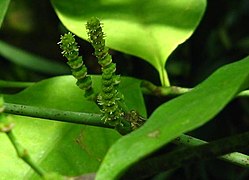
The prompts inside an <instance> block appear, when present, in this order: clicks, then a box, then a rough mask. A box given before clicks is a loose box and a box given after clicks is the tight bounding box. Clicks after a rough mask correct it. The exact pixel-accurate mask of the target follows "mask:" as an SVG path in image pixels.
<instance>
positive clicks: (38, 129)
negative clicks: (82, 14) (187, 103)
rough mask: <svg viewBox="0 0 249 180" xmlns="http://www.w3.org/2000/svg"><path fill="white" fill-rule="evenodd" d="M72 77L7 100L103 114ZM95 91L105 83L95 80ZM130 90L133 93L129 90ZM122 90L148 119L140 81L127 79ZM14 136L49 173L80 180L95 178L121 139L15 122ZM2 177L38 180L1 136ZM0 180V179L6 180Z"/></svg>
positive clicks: (102, 132)
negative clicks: (90, 175) (81, 177)
mask: <svg viewBox="0 0 249 180" xmlns="http://www.w3.org/2000/svg"><path fill="white" fill-rule="evenodd" d="M75 82H76V80H75V79H74V78H73V77H71V76H60V77H55V78H51V79H48V80H44V81H41V82H39V83H36V84H35V85H33V86H31V87H29V88H27V89H25V90H24V91H22V92H21V93H19V94H16V95H6V96H5V101H6V102H9V103H18V104H25V105H33V106H39V107H46V108H56V109H61V110H67V111H79V112H92V113H98V112H99V109H98V107H97V106H96V105H95V103H93V102H88V101H87V100H86V99H84V92H83V91H82V90H80V89H79V88H78V87H77V86H76V85H75ZM93 85H94V88H95V89H99V87H100V77H99V76H94V77H93ZM128 89H129V90H128ZM120 90H121V91H122V92H123V93H124V95H125V98H126V100H127V106H128V107H129V108H131V109H137V110H138V111H139V112H141V114H143V115H144V116H145V115H146V111H145V105H144V102H143V97H142V93H141V91H140V81H139V80H136V79H133V78H122V81H121V84H120ZM13 120H14V122H15V123H16V126H15V128H14V133H15V134H16V136H17V139H18V140H19V141H20V143H21V144H22V145H23V146H24V147H25V148H27V149H28V150H29V152H30V154H31V156H32V157H33V158H34V160H35V161H36V162H37V163H38V164H39V165H41V167H43V168H44V169H45V170H47V171H56V172H59V173H61V174H63V175H68V176H76V175H80V174H84V173H90V172H96V171H97V169H98V167H99V165H100V163H101V161H102V159H103V157H104V155H105V154H106V152H107V150H108V149H109V147H110V145H112V144H113V143H114V142H115V141H116V140H117V139H118V138H119V137H120V135H119V134H118V133H117V132H116V131H114V130H111V129H105V128H99V127H90V126H83V125H75V124H70V123H61V122H54V121H47V120H45V119H35V118H31V117H22V116H13ZM0 147H1V148H0V167H1V168H0V174H1V178H3V179H14V180H15V179H16V180H17V179H39V177H38V176H37V175H36V174H35V173H34V172H33V170H32V169H30V168H29V167H28V166H27V165H26V164H25V163H24V162H23V161H22V160H20V159H18V158H17V156H16V153H15V151H14V148H13V146H12V145H11V144H10V142H9V141H8V139H7V137H6V136H5V134H0ZM1 178H0V179H1Z"/></svg>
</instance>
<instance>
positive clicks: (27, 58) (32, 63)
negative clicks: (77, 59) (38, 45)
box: [0, 41, 70, 75]
mask: <svg viewBox="0 0 249 180" xmlns="http://www.w3.org/2000/svg"><path fill="white" fill-rule="evenodd" d="M0 55H1V56H3V57H5V58H6V59H8V60H9V61H12V62H14V63H16V64H19V65H21V66H23V67H26V68H28V69H31V70H34V71H38V72H42V73H48V74H53V75H58V74H65V73H67V72H70V71H69V68H68V67H67V66H66V65H64V64H60V63H56V62H54V61H53V60H50V59H46V58H43V57H40V56H37V55H35V54H32V53H29V52H26V51H24V50H21V49H19V48H17V47H14V46H11V45H10V44H7V43H5V42H3V41H0Z"/></svg>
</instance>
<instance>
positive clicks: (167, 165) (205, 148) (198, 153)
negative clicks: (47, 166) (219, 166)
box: [125, 132, 249, 179]
mask: <svg viewBox="0 0 249 180" xmlns="http://www.w3.org/2000/svg"><path fill="white" fill-rule="evenodd" d="M179 139H180V140H181V139H182V141H180V142H181V143H178V142H179ZM190 139H191V140H192V137H191V138H189V137H188V136H186V135H184V137H183V138H182V137H180V138H177V139H176V140H175V141H176V142H177V143H178V144H183V143H184V144H185V143H186V142H188V141H189V140H190ZM198 141H199V140H197V141H195V142H191V143H190V144H191V145H193V146H190V147H185V148H181V149H177V150H175V151H171V152H169V153H167V154H163V155H159V156H156V157H151V158H148V159H145V160H142V161H141V162H139V163H138V165H135V166H134V167H133V168H132V170H130V172H129V171H128V173H127V174H126V176H125V179H133V177H134V175H135V176H136V177H139V178H140V179H143V178H146V177H151V176H152V175H154V174H156V173H159V172H161V171H166V170H169V169H172V168H178V167H180V166H182V165H184V164H189V163H194V162H196V161H198V160H201V161H203V160H208V159H212V158H216V157H217V156H220V155H223V154H226V153H229V152H234V151H236V150H241V149H246V148H248V147H249V145H248V141H249V132H246V133H243V134H239V135H235V136H232V137H227V138H223V139H220V140H217V141H214V142H210V143H202V142H201V144H200V145H197V144H199V143H200V142H198ZM226 156H228V155H226ZM222 158H223V160H224V158H225V159H226V158H227V157H224V156H222ZM248 158H249V156H247V159H244V160H245V161H246V162H240V163H239V165H241V164H243V166H244V167H246V168H249V161H248ZM226 160H227V159H226ZM229 162H230V161H229Z"/></svg>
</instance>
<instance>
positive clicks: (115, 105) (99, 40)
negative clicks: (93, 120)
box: [86, 17, 124, 125]
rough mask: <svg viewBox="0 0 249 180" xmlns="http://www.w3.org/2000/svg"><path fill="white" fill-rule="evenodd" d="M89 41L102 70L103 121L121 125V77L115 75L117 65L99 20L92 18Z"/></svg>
mask: <svg viewBox="0 0 249 180" xmlns="http://www.w3.org/2000/svg"><path fill="white" fill-rule="evenodd" d="M86 28H87V30H88V36H89V41H90V43H91V44H92V46H93V47H94V50H95V53H94V55H95V56H96V57H97V59H98V63H99V64H100V65H101V69H102V91H101V92H100V94H99V96H98V104H99V105H100V106H101V107H102V110H101V111H102V113H103V115H104V116H103V120H104V121H105V122H108V124H111V125H117V124H120V122H119V119H120V117H121V116H123V115H124V109H123V108H122V107H121V106H120V102H121V101H123V95H122V94H121V93H120V92H119V91H118V90H117V86H118V84H119V83H120V77H119V76H117V75H115V72H116V64H115V63H113V62H112V57H111V55H110V54H109V48H108V47H106V46H105V39H104V37H105V36H104V33H103V31H102V25H101V23H100V21H99V19H98V18H95V17H93V18H91V19H90V20H89V21H88V22H87V24H86Z"/></svg>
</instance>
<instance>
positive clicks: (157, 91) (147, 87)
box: [141, 80, 249, 97]
mask: <svg viewBox="0 0 249 180" xmlns="http://www.w3.org/2000/svg"><path fill="white" fill-rule="evenodd" d="M141 89H142V92H143V93H144V94H147V95H153V96H159V97H160V96H169V95H181V94H185V93H187V92H189V91H191V90H192V88H185V87H179V86H169V87H163V86H157V85H155V84H153V83H151V82H150V81H146V80H143V81H142V82H141ZM236 97H249V90H245V91H242V92H240V93H239V94H238V95H237V96H236Z"/></svg>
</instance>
